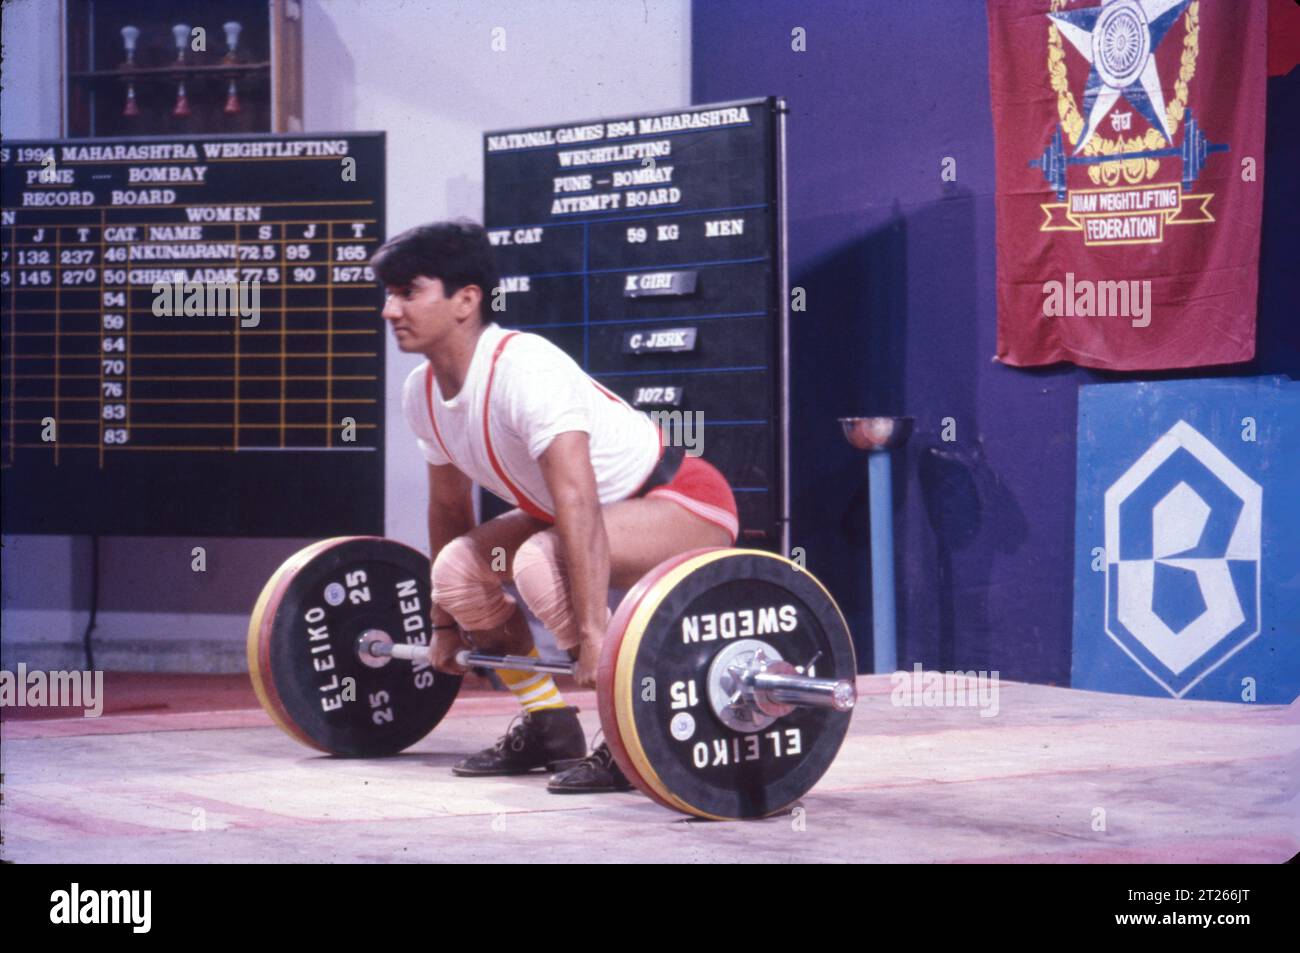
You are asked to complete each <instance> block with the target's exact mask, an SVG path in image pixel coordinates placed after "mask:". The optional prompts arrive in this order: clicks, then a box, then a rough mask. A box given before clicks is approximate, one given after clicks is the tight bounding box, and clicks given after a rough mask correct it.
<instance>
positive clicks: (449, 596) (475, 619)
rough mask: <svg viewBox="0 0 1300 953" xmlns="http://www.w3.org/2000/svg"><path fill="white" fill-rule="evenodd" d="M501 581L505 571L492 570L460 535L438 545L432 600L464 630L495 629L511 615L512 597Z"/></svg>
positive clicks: (503, 579)
mask: <svg viewBox="0 0 1300 953" xmlns="http://www.w3.org/2000/svg"><path fill="white" fill-rule="evenodd" d="M504 584H505V573H499V572H494V571H493V570H492V565H491V564H490V563H489V562H488V560H487V559H486V558H485V557H484V556H483V554H482V553H480V552H479V551H478V547H476V546H475V545H474V543H473V542H472V541H470V540H469V539H467V538H466V537H464V536H459V537H457V538H456V539H453V540H452V541H451V542H450V543H448V544H447V545H446V546H444V547H442V550H441V552H439V553H438V556H437V558H436V559H434V561H433V601H434V602H436V603H437V604H438V605H439V606H440V607H441V608H442V609H443V610H444V611H446V612H449V613H451V617H452V618H453V619H455V620H456V622H457V623H458V624H459V625H460V627H461V628H462V629H464V630H465V631H466V632H483V631H487V630H489V629H495V628H496V627H497V626H499V625H503V624H504V623H505V621H506V620H507V619H509V618H510V617H511V616H512V615H513V614H514V611H515V600H514V598H513V597H512V596H511V595H510V594H509V593H508V592H506V591H505V589H504V588H502V587H503V586H504Z"/></svg>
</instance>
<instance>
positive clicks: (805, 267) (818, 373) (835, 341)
mask: <svg viewBox="0 0 1300 953" xmlns="http://www.w3.org/2000/svg"><path fill="white" fill-rule="evenodd" d="M795 27H803V28H804V29H805V30H806V31H807V51H806V52H803V53H796V52H793V51H792V50H791V38H790V33H791V30H792V29H794V28H795ZM987 37H988V31H987V23H986V19H985V13H984V3H983V2H980V0H949V2H945V3H942V4H923V3H895V2H881V0H855V2H818V3H816V4H808V3H794V2H775V0H767V2H763V0H707V2H697V3H695V4H694V5H693V14H692V59H693V76H692V97H693V101H694V102H696V103H705V102H716V101H721V100H731V99H741V98H746V97H750V96H759V95H778V96H783V97H785V98H786V100H787V101H788V104H789V107H790V121H789V138H790V143H789V171H788V175H789V183H790V196H789V199H790V201H789V207H790V223H789V225H790V228H789V237H790V265H791V284H792V285H793V286H800V287H803V288H804V289H806V292H807V301H808V310H807V311H806V312H803V313H796V314H793V315H792V316H791V349H792V377H793V393H792V405H793V407H792V409H793V421H792V424H793V438H792V443H793V445H792V453H793V461H792V473H793V485H792V488H791V495H792V500H793V533H792V539H793V544H794V545H796V546H802V547H804V548H805V550H806V551H807V559H808V566H809V568H810V569H811V570H812V571H813V572H814V573H815V574H817V575H818V576H819V577H820V578H822V579H823V581H824V582H825V583H826V584H827V586H828V587H829V588H830V589H831V590H832V591H833V592H835V593H836V595H837V598H838V599H839V601H840V603H841V606H842V607H843V609H844V611H845V614H846V615H847V616H848V619H849V623H850V625H851V626H852V628H853V629H854V632H855V636H856V638H857V642H858V650H859V659H860V662H861V667H863V668H864V669H866V668H869V665H870V643H871V623H870V612H871V606H870V582H869V579H870V577H869V557H868V526H867V490H866V479H865V459H864V458H863V457H862V456H861V455H860V454H859V453H858V452H857V451H854V450H852V449H851V448H850V447H849V446H848V444H847V443H845V441H844V439H843V437H842V436H841V434H840V432H839V428H838V425H837V424H836V422H835V418H836V417H839V416H847V415H857V414H868V413H907V414H911V415H913V416H914V417H916V418H917V429H916V433H915V435H914V436H913V438H912V440H911V442H910V443H909V444H908V446H907V448H906V450H905V452H903V453H901V454H898V459H897V461H896V469H895V506H896V513H897V523H896V525H897V535H896V545H897V546H898V550H899V630H900V644H899V665H900V667H910V666H911V665H912V664H913V663H914V662H921V663H923V664H924V665H926V666H927V667H938V668H942V669H948V668H961V669H997V670H999V671H1000V672H1001V673H1002V676H1003V677H1005V678H1011V679H1020V680H1027V681H1036V682H1048V683H1055V684H1068V683H1069V677H1070V644H1071V626H1072V617H1071V605H1072V588H1073V582H1072V570H1073V546H1074V480H1075V425H1076V409H1077V407H1076V401H1077V392H1078V387H1079V385H1081V384H1086V383H1092V382H1096V381H1105V380H1126V379H1135V378H1136V377H1138V376H1139V375H1120V374H1098V373H1093V372H1089V371H1083V370H1078V369H1075V368H1072V367H1069V366H1061V367H1056V368H1051V369H1044V370H1029V371H1026V370H1014V369H1011V368H1007V367H1003V366H1002V365H999V364H996V363H994V362H993V361H992V356H993V354H994V351H995V339H996V331H997V315H996V307H995V300H994V297H995V294H994V217H993V190H994V172H993V129H992V122H991V116H990V109H989V84H988V39H987ZM1298 104H1300V71H1293V72H1292V74H1291V75H1290V76H1288V77H1285V78H1274V79H1270V81H1269V127H1268V137H1269V148H1268V155H1267V157H1266V170H1267V171H1266V183H1265V188H1266V193H1265V223H1264V239H1263V241H1264V244H1263V253H1262V264H1261V272H1262V274H1261V292H1260V308H1261V310H1260V328H1259V356H1258V357H1257V359H1256V360H1255V361H1254V362H1252V363H1251V364H1248V365H1239V366H1236V367H1233V368H1228V369H1224V370H1222V371H1221V372H1220V373H1225V374H1232V375H1237V374H1240V375H1254V374H1260V373H1287V374H1290V375H1291V376H1293V377H1300V331H1298V330H1297V328H1298V327H1300V314H1298V312H1300V307H1298V306H1297V304H1296V301H1297V295H1296V292H1295V290H1294V287H1295V285H1294V273H1293V269H1294V265H1293V262H1294V260H1295V259H1296V257H1297V256H1296V247H1295V246H1296V241H1295V236H1294V230H1295V222H1297V221H1300V196H1298V195H1297V184H1296V176H1295V174H1294V172H1290V174H1287V173H1286V172H1284V171H1283V170H1284V169H1288V170H1294V169H1297V168H1300V122H1298V121H1297V111H1298V110H1297V106H1298ZM945 156H951V157H953V158H955V159H956V161H957V180H956V182H948V183H945V182H942V181H941V179H940V166H941V162H942V161H943V158H944V157H945ZM1288 269H1291V270H1290V271H1288ZM1140 376H1141V377H1142V378H1143V379H1154V378H1158V377H1174V376H1181V377H1206V376H1214V373H1213V372H1206V371H1205V370H1199V371H1196V372H1194V373H1183V374H1146V375H1140ZM945 417H952V418H954V419H955V422H956V436H957V439H956V440H955V441H953V442H944V441H942V440H941V439H940V433H941V431H942V429H943V423H942V420H943V418H945Z"/></svg>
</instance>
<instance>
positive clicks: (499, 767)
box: [371, 221, 738, 793]
mask: <svg viewBox="0 0 1300 953" xmlns="http://www.w3.org/2000/svg"><path fill="white" fill-rule="evenodd" d="M371 264H372V265H373V267H374V270H375V273H376V275H377V276H378V278H379V280H380V281H381V282H382V283H383V285H384V289H385V292H386V294H387V299H386V301H385V303H384V310H383V317H384V319H385V320H386V321H387V322H388V324H389V325H390V326H391V328H392V333H393V335H394V336H395V337H396V339H397V346H398V347H399V348H400V349H401V350H402V351H405V352H407V353H414V354H423V355H424V356H425V357H426V358H427V359H428V360H427V362H426V363H424V364H422V365H420V366H419V367H417V368H416V369H415V370H414V371H412V372H411V374H410V375H409V376H408V377H407V379H406V383H405V385H404V387H403V391H402V408H403V411H404V413H405V415H406V419H407V422H408V423H409V424H410V426H411V429H412V430H413V431H414V432H415V436H416V442H417V444H418V445H419V447H420V449H421V451H422V452H423V453H424V456H425V459H426V460H427V461H428V477H429V546H430V552H431V554H432V555H433V557H434V558H433V600H434V619H433V622H434V627H435V634H434V644H433V650H432V651H433V658H434V665H435V667H436V668H437V669H439V670H440V671H443V672H450V673H456V674H463V673H464V671H465V670H464V669H463V668H461V667H460V666H459V665H458V664H457V663H456V661H455V654H456V652H457V651H459V650H460V649H462V648H465V647H466V646H465V643H464V641H463V638H462V632H463V633H465V635H466V636H467V637H468V638H469V639H470V640H471V642H472V644H473V646H474V647H475V648H477V649H479V650H481V651H484V652H489V653H492V654H502V655H536V654H537V650H536V648H535V646H534V644H533V638H532V634H531V632H530V630H529V627H528V622H527V620H526V618H525V616H524V613H523V610H522V608H521V607H520V606H519V605H518V604H517V603H516V601H515V599H514V598H513V597H512V596H511V595H510V594H509V593H508V592H507V591H506V589H505V588H504V587H505V584H506V583H507V582H513V583H514V585H515V588H516V589H517V590H518V592H519V595H520V596H521V598H522V599H523V601H524V602H525V603H526V604H527V606H528V608H529V609H530V610H531V611H532V612H533V614H534V615H536V616H537V618H538V619H540V620H541V622H542V623H543V624H544V625H545V626H546V627H547V629H549V630H550V632H551V633H552V634H553V635H554V637H555V641H556V643H557V644H558V645H559V646H560V648H561V649H563V650H566V651H567V652H568V653H569V655H570V656H571V657H572V658H574V659H575V660H576V661H577V672H576V681H577V682H578V684H579V685H582V686H585V687H592V686H594V684H595V676H596V664H597V660H598V658H599V654H600V642H601V638H602V636H603V635H604V632H605V628H606V626H607V624H608V622H609V618H610V611H609V608H608V602H609V589H610V588H611V587H614V588H619V589H625V588H629V587H631V586H632V585H634V584H635V583H636V581H637V580H638V579H639V578H640V577H641V576H642V575H644V574H645V573H646V572H648V571H649V570H650V569H652V568H653V567H654V566H656V565H658V564H659V563H660V562H662V561H663V560H665V559H667V558H668V557H670V556H673V555H676V554H678V553H682V552H686V551H688V550H692V549H697V548H700V547H705V546H729V545H732V544H733V543H734V542H735V540H736V536H737V533H738V521H737V516H736V503H735V498H734V497H733V495H732V492H731V488H730V487H729V486H728V485H727V481H726V479H725V478H724V477H723V476H722V474H721V473H719V472H718V470H717V469H716V468H715V467H713V466H711V465H710V464H708V463H706V462H705V461H704V460H703V459H702V458H700V457H692V456H685V455H684V454H683V452H682V449H681V448H680V447H664V446H663V443H662V441H661V437H660V433H659V428H657V427H656V426H655V424H654V422H653V421H652V420H651V419H650V418H649V417H648V416H647V415H646V414H644V413H642V412H641V411H638V410H636V409H634V408H633V407H631V406H630V405H629V404H628V403H626V402H625V401H624V400H623V399H622V398H620V397H618V396H617V395H615V394H613V393H611V392H610V391H609V390H607V389H606V388H604V387H602V386H601V385H600V384H599V383H597V382H596V381H595V380H593V379H592V378H591V377H589V376H588V375H587V374H586V373H585V372H584V371H583V370H582V368H581V367H579V366H578V364H577V363H576V362H574V360H573V359H572V358H570V357H569V356H568V355H567V354H565V353H564V352H563V351H562V350H560V349H559V348H558V347H556V346H555V345H554V344H552V343H551V342H549V341H548V340H547V339H546V338H543V337H540V336H538V335H536V334H530V333H527V332H521V331H511V330H507V329H506V328H503V327H500V326H499V325H497V324H496V323H495V322H494V321H493V320H492V318H491V317H490V314H491V310H490V303H489V300H488V295H490V294H491V293H492V289H494V288H496V286H497V272H496V267H495V264H494V261H493V255H492V247H491V243H490V242H489V240H488V237H487V233H486V232H485V231H484V230H483V228H482V227H481V226H479V225H476V224H473V223H470V222H465V221H461V222H442V223H436V224H429V225H421V226H419V227H417V228H413V229H411V230H409V231H406V232H403V233H402V234H400V235H398V236H397V237H395V238H393V239H391V240H389V241H388V242H387V243H386V244H384V245H383V247H381V248H380V249H379V250H378V251H377V252H376V253H375V256H374V258H373V260H372V262H371ZM507 300H508V299H507ZM473 483H478V484H480V485H481V486H483V487H484V488H485V489H487V490H489V491H490V492H492V493H494V494H495V495H497V496H498V497H500V498H501V499H503V500H505V501H506V502H507V503H509V504H511V505H512V506H513V507H514V509H511V510H510V511H509V512H507V513H503V514H502V515H500V516H497V517H496V518H494V519H491V520H488V521H487V522H485V523H483V524H481V525H477V526H476V525H475V522H474V507H473V501H472V498H471V485H472V484H473ZM498 675H499V676H500V678H501V680H502V682H504V683H505V684H506V685H507V686H508V687H509V689H510V691H511V692H512V693H513V694H514V695H515V697H516V698H517V699H518V701H519V703H520V705H522V706H523V714H522V718H519V717H518V716H517V719H516V721H512V722H511V724H510V726H509V727H508V728H507V730H506V733H505V735H504V736H502V738H501V739H500V740H498V741H497V743H496V744H495V745H493V746H492V747H490V748H487V749H485V750H483V751H480V752H479V753H477V754H475V755H472V756H470V757H468V758H466V759H465V760H463V761H461V762H460V763H458V764H457V765H456V766H455V767H454V768H453V769H452V770H453V771H454V772H455V773H456V774H459V775H478V776H481V775H500V774H522V773H526V772H530V771H534V770H538V769H545V770H547V771H556V770H560V769H563V770H560V773H558V774H556V775H555V776H554V777H553V778H552V779H551V781H550V783H549V784H548V786H547V787H548V789H549V790H551V791H553V792H556V793H567V792H586V791H613V790H627V789H628V788H629V787H630V785H629V784H628V782H627V780H626V779H625V778H624V777H623V775H622V772H620V771H619V769H618V766H617V765H615V764H614V762H613V759H612V757H611V755H610V753H609V748H608V746H607V745H606V744H601V745H600V746H598V747H597V748H596V749H595V750H594V751H593V752H592V753H591V754H590V755H588V756H587V757H585V758H584V757H583V756H584V755H586V753H587V746H586V739H585V736H584V735H583V731H582V727H581V725H580V724H579V722H578V718H577V709H576V708H573V707H571V706H568V705H566V704H565V703H564V700H563V699H562V698H561V696H560V692H559V690H558V689H557V688H556V686H555V683H554V681H553V680H552V679H551V677H550V676H549V675H546V674H536V673H527V672H510V671H500V672H498Z"/></svg>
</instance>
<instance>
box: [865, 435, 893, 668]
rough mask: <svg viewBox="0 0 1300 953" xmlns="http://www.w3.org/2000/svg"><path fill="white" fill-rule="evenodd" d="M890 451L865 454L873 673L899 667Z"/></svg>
mask: <svg viewBox="0 0 1300 953" xmlns="http://www.w3.org/2000/svg"><path fill="white" fill-rule="evenodd" d="M889 464H890V460H889V451H888V450H873V451H872V452H871V453H869V454H868V455H867V482H868V485H869V487H870V494H871V647H872V662H873V670H874V671H875V672H876V674H881V673H888V672H893V671H895V670H896V669H897V668H898V643H897V639H896V637H895V631H894V629H895V625H896V620H897V615H896V613H895V608H894V506H893V502H894V501H893V497H894V490H893V485H892V483H891V477H890V469H889Z"/></svg>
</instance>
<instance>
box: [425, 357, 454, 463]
mask: <svg viewBox="0 0 1300 953" xmlns="http://www.w3.org/2000/svg"><path fill="white" fill-rule="evenodd" d="M424 399H425V402H426V403H427V404H428V406H429V423H430V424H432V425H433V436H434V437H435V438H436V439H437V441H438V446H440V447H442V452H443V453H445V454H446V455H447V459H448V460H449V461H450V462H451V463H453V464H455V462H456V461H455V460H453V459H452V456H451V451H450V450H448V449H447V445H446V444H445V443H443V442H442V432H441V431H439V430H438V418H437V417H436V416H434V413H433V365H432V364H425V365H424Z"/></svg>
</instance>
